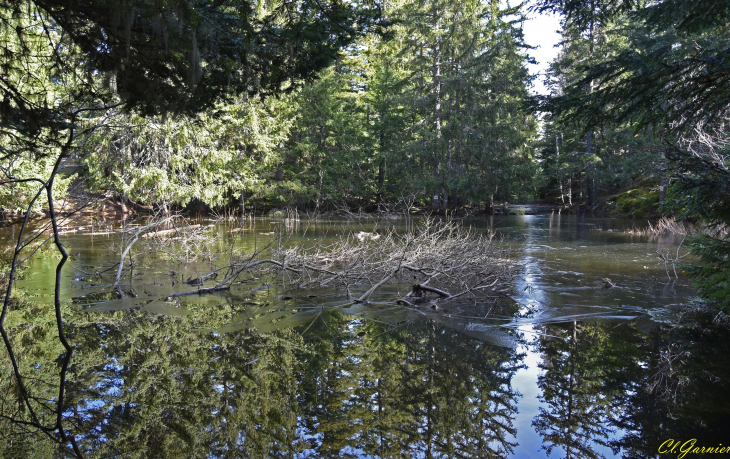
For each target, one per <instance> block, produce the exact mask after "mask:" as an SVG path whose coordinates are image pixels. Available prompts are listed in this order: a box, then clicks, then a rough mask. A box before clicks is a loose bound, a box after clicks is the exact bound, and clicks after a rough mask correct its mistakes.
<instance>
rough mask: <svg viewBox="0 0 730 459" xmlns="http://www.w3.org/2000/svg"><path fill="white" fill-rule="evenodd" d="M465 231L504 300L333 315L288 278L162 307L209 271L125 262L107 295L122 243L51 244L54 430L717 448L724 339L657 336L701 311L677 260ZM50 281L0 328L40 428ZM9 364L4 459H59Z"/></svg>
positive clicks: (124, 446) (493, 450)
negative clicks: (56, 297)
mask: <svg viewBox="0 0 730 459" xmlns="http://www.w3.org/2000/svg"><path fill="white" fill-rule="evenodd" d="M377 224H378V225H379V227H380V228H382V227H384V226H386V225H396V226H401V227H404V226H405V225H406V224H407V223H406V222H403V221H381V222H378V223H377ZM465 224H467V225H472V226H474V227H476V228H478V229H480V230H486V229H487V228H488V227H489V226H493V227H494V228H495V229H496V230H497V231H498V232H500V233H502V234H505V235H508V238H507V239H506V240H505V241H504V242H503V244H505V245H510V246H512V247H513V248H515V252H514V255H513V256H514V257H515V258H516V259H517V260H518V261H519V263H520V268H519V269H520V275H519V276H518V280H517V281H516V282H515V283H514V284H513V285H510V286H507V287H508V288H509V297H511V298H512V301H506V302H504V301H503V302H498V303H497V302H484V303H479V302H473V303H468V302H464V303H463V304H459V305H455V306H452V307H450V308H446V310H437V311H414V310H412V309H409V308H406V307H396V306H393V305H378V304H376V305H352V306H347V307H344V308H342V307H338V306H341V305H343V304H346V303H348V301H347V297H346V293H345V292H339V291H332V290H331V289H327V288H325V287H321V288H315V289H306V290H302V289H298V288H296V286H292V285H287V284H286V279H284V278H280V279H250V280H248V281H247V282H244V283H241V284H238V285H236V286H234V288H233V289H232V290H231V291H230V292H224V293H221V294H216V295H205V296H190V297H182V298H180V299H179V300H178V301H177V302H175V303H169V302H165V301H163V300H162V299H163V298H164V297H165V296H166V295H169V294H171V293H174V292H179V291H185V290H189V289H190V286H188V285H186V284H183V283H182V282H181V281H184V280H186V279H188V278H190V277H194V276H197V275H200V274H201V273H204V272H207V271H206V269H208V267H209V265H210V264H211V263H215V261H214V260H211V259H204V258H203V257H200V258H199V259H197V260H194V261H191V262H189V263H187V264H185V265H180V264H179V263H178V264H176V263H174V262H171V261H164V257H163V256H161V255H159V254H158V255H155V256H153V257H152V258H151V259H149V260H148V261H144V257H143V256H142V255H145V254H144V253H137V254H135V251H134V249H133V251H132V259H133V262H134V260H135V257H137V258H136V259H137V260H138V261H137V262H136V265H135V266H134V268H133V270H132V272H131V273H129V272H128V271H126V272H125V277H124V284H123V286H122V287H121V288H120V289H118V288H115V287H113V286H111V285H109V284H111V282H112V279H113V274H112V273H114V272H115V269H111V270H109V271H104V270H105V269H107V268H109V267H112V266H113V264H114V263H115V262H116V257H117V255H115V254H114V249H115V248H117V247H118V245H119V241H118V239H117V237H116V236H115V235H108V236H99V235H97V236H88V235H84V232H79V233H70V234H67V235H65V236H64V241H65V244H66V245H67V246H68V247H69V252H70V253H71V255H72V260H71V264H70V265H69V264H67V266H66V267H65V268H64V271H63V279H64V281H63V284H62V292H61V293H62V299H63V313H64V318H65V320H66V321H67V329H68V334H69V340H70V341H71V342H72V344H74V346H76V348H75V349H76V351H75V354H74V357H73V361H72V364H71V367H70V369H69V374H68V381H67V384H66V391H67V393H68V397H69V398H68V399H67V402H66V410H65V412H64V413H63V416H62V420H63V423H64V426H65V429H66V431H67V432H69V433H70V434H72V435H74V436H75V438H76V439H77V442H78V443H79V444H80V445H81V448H82V449H83V450H84V451H85V453H86V455H87V456H89V457H517V458H523V457H536V458H542V457H547V456H548V454H550V457H576V458H584V457H614V456H617V457H659V454H658V452H657V451H658V447H659V445H660V444H661V443H662V442H664V441H665V440H667V439H669V438H674V439H690V438H696V439H698V444H704V445H707V446H716V445H717V444H718V443H723V441H725V442H727V441H728V440H726V439H725V438H723V436H725V435H727V434H726V433H725V432H728V431H729V430H728V427H730V425H728V424H729V423H728V420H730V404H728V401H727V399H728V398H727V397H726V396H724V395H722V394H726V393H728V392H727V389H728V388H727V387H726V386H727V382H726V381H728V378H727V376H728V375H727V371H728V370H727V369H728V368H729V366H728V365H727V363H728V362H727V356H728V355H730V354H729V353H728V351H729V350H730V349H728V345H727V344H726V340H725V339H724V336H723V335H722V334H721V333H719V332H713V331H712V330H713V329H712V328H709V329H705V331H704V332H700V331H698V330H699V329H698V328H681V329H676V330H673V329H672V330H670V329H669V328H667V327H666V325H665V323H666V322H667V321H676V320H681V319H677V315H676V313H677V311H682V308H683V305H684V304H686V303H688V302H689V301H690V300H691V298H692V296H693V295H694V292H693V290H692V289H691V287H690V286H689V285H688V281H687V280H686V279H684V278H682V277H681V276H680V278H679V279H674V274H673V270H671V268H670V277H671V279H670V278H668V275H667V270H665V267H664V264H663V262H662V261H661V259H660V258H659V256H658V255H657V253H656V251H657V250H659V251H660V252H661V251H667V250H672V251H676V250H677V246H678V244H679V242H680V241H679V240H678V239H676V238H651V239H650V238H648V237H645V236H632V235H629V234H625V233H623V230H626V229H629V228H632V227H634V226H636V225H637V222H635V221H630V220H605V219H589V218H584V217H579V216H575V215H560V214H558V213H552V214H537V215H512V216H495V217H489V218H486V219H485V218H482V219H474V220H470V221H466V222H465ZM203 225H213V224H212V223H210V222H203ZM282 226H284V222H283V221H277V220H269V219H256V220H254V221H248V222H247V223H246V226H245V227H244V231H236V232H232V231H231V230H232V229H233V227H231V226H230V225H225V224H221V225H215V226H212V227H211V228H210V230H209V231H210V232H211V233H214V232H215V233H216V234H218V236H219V237H218V241H219V244H220V247H226V246H227V245H228V244H231V243H232V244H234V245H235V246H237V247H242V248H245V249H246V250H248V251H251V250H255V249H257V248H261V247H265V246H266V245H267V244H269V243H270V242H272V240H273V239H274V238H276V237H279V234H287V232H286V231H282V232H281V233H278V232H277V231H276V230H277V228H278V227H282ZM374 227H375V223H374V222H373V221H371V220H365V221H358V222H353V221H317V222H309V223H306V222H300V223H299V225H298V226H297V227H295V228H293V231H292V232H290V233H288V235H287V236H286V237H288V238H289V243H301V244H314V243H315V242H317V241H322V240H329V239H333V238H336V237H338V236H339V235H341V234H346V233H347V232H350V231H355V232H356V231H371V230H373V228H374ZM680 250H682V249H680ZM150 260H151V261H150ZM56 263H57V257H56V256H55V254H54V252H53V251H52V250H50V249H49V250H44V251H41V252H40V253H39V254H38V255H37V256H36V257H35V258H33V259H32V260H30V261H29V263H28V264H27V266H26V268H25V270H24V271H23V273H22V279H21V280H20V281H19V282H18V295H17V302H16V304H15V305H14V309H13V311H12V312H11V313H10V315H9V317H8V322H9V326H10V336H11V341H12V344H13V348H14V352H15V354H16V355H18V356H20V360H19V361H20V362H21V363H20V366H21V370H22V371H23V372H24V374H25V375H26V378H28V379H27V380H26V385H27V386H28V390H29V392H30V393H31V395H32V396H33V397H34V401H33V403H34V406H36V407H37V411H38V412H39V413H40V420H41V421H42V422H44V423H46V425H50V424H53V422H52V421H54V420H55V413H53V409H52V408H53V403H52V402H53V401H54V400H56V397H57V396H58V395H57V394H58V390H59V388H58V358H59V356H60V355H61V354H62V351H63V348H62V347H61V345H60V343H59V342H58V339H57V337H56V334H55V319H54V315H53V310H52V307H51V306H50V305H49V302H50V301H51V299H52V294H53V279H54V276H55V266H56ZM97 272H98V273H97ZM605 278H608V279H610V281H611V283H613V284H615V287H612V288H606V287H605V286H606V282H605V281H604V280H603V279H605ZM282 282H284V285H286V287H282ZM362 288H363V290H364V289H365V287H364V286H363V287H362ZM389 293H393V292H392V291H391V292H389ZM3 361H4V363H5V365H4V370H3V371H4V373H3V376H2V381H0V386H2V388H1V389H0V392H2V393H4V395H3V405H2V408H0V409H1V410H2V414H3V416H5V418H4V420H2V421H0V422H2V423H3V427H2V429H3V431H4V432H9V433H7V434H5V435H6V438H7V439H8V442H7V443H6V444H5V445H4V446H2V447H1V448H2V456H3V457H54V455H56V454H59V453H58V451H59V450H58V446H57V445H56V444H55V443H54V442H53V441H51V439H50V438H49V436H48V435H45V434H44V433H43V432H41V431H39V430H38V429H34V428H30V427H24V426H23V425H22V424H20V423H19V420H21V419H25V418H27V417H28V413H26V412H25V411H23V410H22V408H20V407H21V406H22V404H21V403H19V399H18V397H19V396H18V393H17V388H16V386H15V385H14V382H13V378H12V377H11V376H10V371H9V365H8V362H7V358H4V360H3ZM9 418H12V419H9ZM51 436H52V435H51ZM11 438H12V441H10V439H11ZM726 444H727V443H726ZM60 454H62V455H68V454H70V453H69V452H68V451H67V450H61V453H60Z"/></svg>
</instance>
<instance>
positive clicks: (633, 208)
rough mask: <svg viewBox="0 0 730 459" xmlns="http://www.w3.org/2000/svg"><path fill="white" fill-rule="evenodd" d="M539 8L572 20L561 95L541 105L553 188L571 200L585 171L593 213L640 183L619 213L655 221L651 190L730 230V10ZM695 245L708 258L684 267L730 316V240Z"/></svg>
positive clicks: (705, 6) (623, 5)
mask: <svg viewBox="0 0 730 459" xmlns="http://www.w3.org/2000/svg"><path fill="white" fill-rule="evenodd" d="M538 5H539V7H538V9H539V10H541V11H546V10H549V11H557V12H560V13H562V14H564V15H566V19H565V28H564V32H563V34H564V38H565V40H566V42H565V43H566V46H565V47H564V50H563V54H562V55H561V57H560V58H559V59H558V61H557V62H556V63H555V64H554V67H553V69H554V70H553V78H554V79H553V81H554V92H553V95H552V96H551V97H548V98H544V99H543V100H542V101H541V106H542V108H543V109H544V110H546V111H548V112H549V113H550V116H549V118H548V124H547V126H548V129H547V131H546V140H549V142H548V143H547V146H546V148H545V149H544V150H543V159H544V162H545V163H547V164H553V170H554V174H555V176H556V178H555V179H554V180H553V182H552V184H553V187H555V186H557V187H559V189H560V190H561V195H562V192H563V191H564V187H565V182H566V180H567V183H568V188H569V190H568V192H569V193H570V191H571V190H570V187H571V186H572V183H573V182H572V181H573V180H574V179H575V178H576V173H578V177H579V178H580V179H581V182H582V183H583V188H584V189H585V191H586V204H587V206H588V207H589V208H590V207H592V206H594V205H595V204H597V199H598V197H599V196H600V193H601V190H602V189H606V190H608V191H609V192H615V191H616V190H620V189H621V187H622V186H623V187H625V186H626V184H627V183H632V182H633V183H636V184H637V187H643V189H640V190H634V191H632V193H631V194H633V196H632V195H631V194H624V195H622V196H619V197H618V199H615V204H614V205H615V206H618V208H619V210H620V211H624V212H628V211H630V212H632V213H635V212H637V211H638V212H641V213H650V210H649V209H648V208H647V204H648V203H649V202H650V201H651V200H653V199H651V196H652V195H651V194H649V193H647V191H649V190H647V187H650V189H651V187H653V190H652V191H654V196H657V195H658V198H659V199H658V200H656V201H655V202H657V203H661V204H662V207H661V210H662V211H663V212H665V213H669V214H673V215H676V216H677V217H679V218H682V219H685V220H687V221H690V222H693V223H697V224H701V225H709V226H716V225H720V226H725V225H728V224H730V161H729V160H728V158H729V156H728V153H730V151H729V149H730V134H729V131H728V123H727V121H728V114H730V105H729V104H728V100H730V48H729V47H728V44H730V28H729V27H728V25H729V24H730V6H728V4H727V2H722V1H714V0H707V1H701V2H694V1H685V0H678V1H663V2H647V3H646V4H644V3H643V2H639V3H634V2H620V1H614V0H599V1H595V2H593V1H592V2H580V1H570V0H568V1H561V0H540V1H539V2H538ZM561 148H562V150H561ZM647 198H649V199H647ZM632 201H633V202H632ZM626 203H629V206H626V207H624V205H625V204H626ZM689 245H690V249H691V252H692V253H693V254H694V255H696V256H698V257H699V261H698V262H697V263H695V264H693V265H691V266H686V268H687V269H688V270H689V271H690V272H691V273H692V274H693V275H695V277H696V278H697V279H698V282H697V286H698V288H699V291H700V293H701V294H703V295H705V296H706V297H708V298H710V299H712V300H713V301H714V302H715V303H716V304H717V305H718V306H719V307H721V308H722V309H724V310H728V309H729V308H730V270H729V269H728V268H729V267H730V264H729V263H730V241H728V240H727V238H719V237H710V236H706V235H705V236H697V237H694V238H691V239H690V241H689Z"/></svg>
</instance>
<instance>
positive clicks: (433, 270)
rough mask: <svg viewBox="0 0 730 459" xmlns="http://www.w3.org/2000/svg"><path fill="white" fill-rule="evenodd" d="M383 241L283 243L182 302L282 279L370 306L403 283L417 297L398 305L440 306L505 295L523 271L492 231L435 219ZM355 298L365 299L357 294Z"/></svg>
mask: <svg viewBox="0 0 730 459" xmlns="http://www.w3.org/2000/svg"><path fill="white" fill-rule="evenodd" d="M379 236H380V237H377V238H376V237H370V238H358V237H357V236H355V235H352V234H349V235H347V236H343V237H341V238H340V239H338V240H336V241H335V242H333V243H331V244H328V245H317V246H314V247H310V248H307V247H303V246H300V245H294V246H287V245H286V244H284V243H282V242H281V241H279V242H278V243H277V244H276V245H274V246H273V247H271V248H267V249H265V250H261V251H258V252H254V253H251V254H248V255H241V256H238V257H231V262H230V264H229V265H228V266H225V267H222V268H219V269H218V270H216V272H222V274H223V276H222V280H221V281H220V282H218V283H217V284H216V285H215V286H213V287H209V288H200V289H198V290H195V291H191V292H184V293H179V294H175V295H174V296H182V295H188V294H194V293H211V292H215V291H220V290H225V289H228V288H230V286H231V285H232V284H233V283H234V282H236V281H237V280H238V278H239V276H240V275H241V274H243V273H248V274H250V275H251V277H258V276H260V275H262V274H263V275H265V274H267V273H270V274H274V273H277V274H282V275H283V276H284V277H285V279H286V280H287V283H289V284H294V285H297V286H299V287H300V288H308V287H315V286H316V287H326V286H329V287H333V288H339V289H343V290H345V291H347V293H348V295H350V296H351V299H352V301H353V302H359V303H366V302H368V301H369V300H370V299H371V297H372V296H373V295H374V294H375V293H376V292H378V291H379V290H381V289H382V288H383V287H384V286H385V285H387V284H395V285H407V286H409V289H410V293H409V294H408V295H406V297H405V298H392V300H396V301H398V302H399V303H401V304H406V305H413V303H411V301H415V299H418V298H423V297H424V296H428V295H432V294H435V295H436V298H434V300H433V301H431V302H430V304H434V303H435V302H436V301H439V300H451V299H455V298H459V297H462V296H466V297H470V298H488V297H498V296H501V295H503V294H504V293H505V292H506V291H507V290H508V289H509V285H510V283H511V281H512V280H513V278H514V277H515V275H516V272H517V269H516V263H515V262H514V261H513V260H512V259H511V258H510V249H509V248H504V247H503V246H501V245H500V244H498V243H497V241H496V240H495V233H494V232H492V231H485V232H480V231H475V230H472V229H467V228H465V227H463V226H462V225H460V224H458V223H455V222H442V223H437V222H435V221H433V220H430V219H429V220H425V221H424V222H422V223H421V224H420V225H416V226H415V227H413V228H411V229H409V230H407V231H402V232H401V231H398V230H396V229H389V230H386V231H384V232H382V233H381V234H380V235H379ZM264 254H265V255H266V256H264ZM254 274H255V276H254ZM353 291H357V292H359V293H358V294H357V295H352V294H351V292H353ZM409 299H410V300H411V301H409Z"/></svg>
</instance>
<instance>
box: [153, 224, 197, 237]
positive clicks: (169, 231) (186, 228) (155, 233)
mask: <svg viewBox="0 0 730 459" xmlns="http://www.w3.org/2000/svg"><path fill="white" fill-rule="evenodd" d="M197 228H200V225H189V226H183V227H181V228H172V229H167V230H160V231H153V232H150V233H146V234H143V235H142V237H143V238H145V239H151V238H153V237H160V236H167V235H168V234H175V233H179V232H183V231H190V230H194V229H197Z"/></svg>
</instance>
